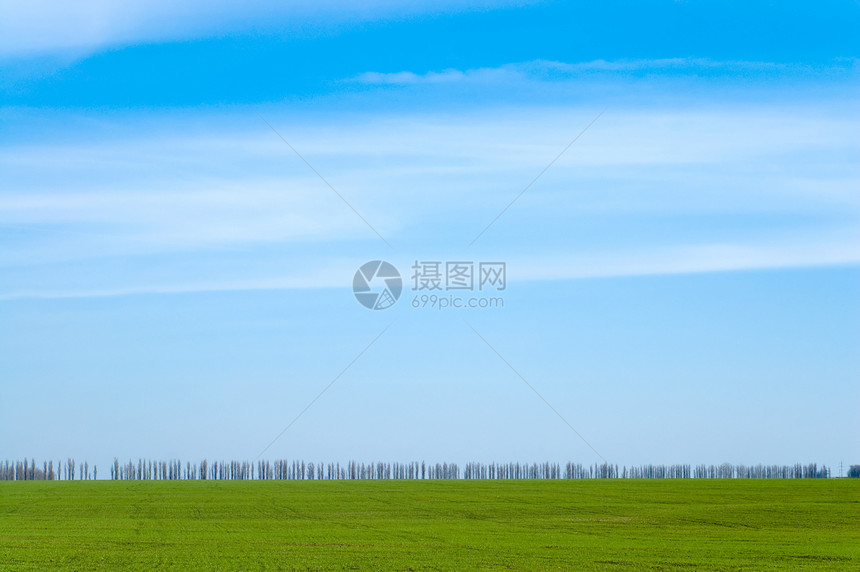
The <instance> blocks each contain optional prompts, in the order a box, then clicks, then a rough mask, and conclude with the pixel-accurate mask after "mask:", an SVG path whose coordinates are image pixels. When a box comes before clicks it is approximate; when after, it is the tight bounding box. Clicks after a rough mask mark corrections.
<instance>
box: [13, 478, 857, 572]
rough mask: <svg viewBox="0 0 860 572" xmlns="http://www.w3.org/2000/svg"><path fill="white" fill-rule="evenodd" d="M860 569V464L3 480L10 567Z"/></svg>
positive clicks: (66, 568)
mask: <svg viewBox="0 0 860 572" xmlns="http://www.w3.org/2000/svg"><path fill="white" fill-rule="evenodd" d="M693 568H698V569H702V570H798V569H800V570H818V569H820V570H838V569H844V570H860V480H854V479H851V480H848V479H830V480H607V481H604V480H575V481H551V480H537V481H530V480H521V481H464V480H459V481H72V482H68V481H59V482H56V481H54V482H50V481H48V482H46V481H29V482H26V481H25V482H20V481H19V482H0V569H2V570H95V569H132V570H156V569H176V570H200V569H211V570H389V569H390V570H482V569H487V570H503V569H508V570H613V569H618V570H637V569H641V570H672V569H693Z"/></svg>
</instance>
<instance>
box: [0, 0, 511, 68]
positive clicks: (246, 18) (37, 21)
mask: <svg viewBox="0 0 860 572" xmlns="http://www.w3.org/2000/svg"><path fill="white" fill-rule="evenodd" d="M517 3H520V2H517ZM510 4H514V1H513V0H508V1H505V0H480V1H478V2H474V1H471V2H466V1H465V0H442V1H436V2H426V1H422V0H408V1H403V0H370V1H364V2H344V1H342V0H292V1H291V2H277V1H274V0H251V1H248V2H241V3H231V2H208V1H203V0H186V1H184V2H172V1H168V0H126V1H124V2H115V1H112V0H86V1H82V2H52V1H50V0H6V1H4V2H2V3H0V58H2V57H27V56H34V55H56V54H61V53H64V52H66V53H69V54H70V55H73V56H74V55H86V54H87V53H90V52H92V51H95V50H98V49H101V48H105V47H112V46H123V45H129V44H133V43H139V42H157V41H165V40H176V39H188V38H195V37H205V36H211V35H215V34H223V33H229V32H236V31H248V30H251V29H254V30H256V31H258V32H259V31H261V30H263V31H265V30H269V31H272V32H279V33H283V32H285V31H286V32H288V33H293V34H308V33H309V31H308V28H311V29H313V28H314V27H325V26H327V25H337V24H342V23H343V22H360V21H365V20H372V19H385V18H398V17H403V16H408V15H414V14H421V13H433V12H441V11H447V10H458V11H462V10H476V9H482V8H486V7H490V6H500V5H501V6H504V5H510ZM310 33H313V32H310Z"/></svg>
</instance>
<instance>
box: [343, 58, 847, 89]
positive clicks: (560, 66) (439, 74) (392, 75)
mask: <svg viewBox="0 0 860 572" xmlns="http://www.w3.org/2000/svg"><path fill="white" fill-rule="evenodd" d="M857 69H858V60H857V59H843V60H840V61H838V62H833V63H832V64H830V65H829V66H810V65H807V64H800V63H780V62H767V61H747V60H725V61H719V60H711V59H706V58H663V59H660V58H657V59H627V60H592V61H586V62H574V63H567V62H558V61H550V60H534V61H529V62H520V63H511V64H505V65H503V66H499V67H495V68H471V69H466V70H458V69H446V70H442V71H432V70H431V71H428V72H425V73H415V72H412V71H399V72H388V73H383V72H374V71H370V72H365V73H363V74H360V75H359V76H357V77H355V78H352V79H351V80H350V81H353V82H357V83H363V84H368V85H402V86H407V85H419V84H439V83H455V82H456V83H475V84H481V83H522V82H529V81H571V80H576V79H582V78H592V77H595V76H599V75H605V76H611V77H615V76H624V75H626V74H635V73H641V72H645V73H648V74H652V75H658V76H659V75H660V74H665V75H667V76H669V75H671V76H680V77H683V76H684V75H690V76H697V75H699V74H717V75H720V74H725V75H731V76H733V77H739V76H741V77H742V76H743V74H749V73H754V74H761V73H767V74H771V75H774V74H775V75H779V76H789V77H790V76H810V75H827V74H831V73H850V74H853V75H856V73H857Z"/></svg>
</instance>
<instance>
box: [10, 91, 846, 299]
mask: <svg viewBox="0 0 860 572" xmlns="http://www.w3.org/2000/svg"><path fill="white" fill-rule="evenodd" d="M594 112H595V110H594V109H591V108H589V109H560V108H534V109H523V108H521V109H518V110H499V109H495V110H486V111H484V110H473V111H463V112H458V113H450V114H436V115H433V116H425V115H411V114H400V115H397V114H388V113H385V114H370V115H362V116H348V117H336V116H330V117H328V118H327V119H326V120H325V121H323V122H320V123H317V122H311V123H308V122H305V123H302V122H296V121H295V120H292V121H289V120H288V119H287V118H286V117H285V116H284V115H283V114H279V113H278V112H277V110H267V111H266V114H267V117H268V118H269V120H270V121H272V122H273V124H274V125H276V126H278V127H281V126H288V128H289V133H290V138H291V140H292V143H293V144H295V145H296V146H297V148H299V149H300V150H301V152H302V154H303V155H305V156H306V157H308V159H309V160H310V161H312V163H313V164H314V166H315V167H316V168H317V169H319V170H320V172H322V173H324V175H325V177H326V179H327V180H329V181H331V183H332V184H333V185H335V186H336V188H338V190H339V191H340V192H342V193H343V194H344V195H345V196H346V197H347V198H348V199H349V200H350V202H351V203H353V204H355V205H356V208H358V209H360V211H361V212H362V214H363V215H364V216H366V217H368V218H369V219H370V220H372V221H373V224H374V226H377V227H378V228H380V231H381V232H383V234H384V235H385V236H386V238H388V239H389V240H390V241H391V242H392V244H393V245H394V246H395V251H396V255H397V256H410V255H411V253H410V252H409V251H410V249H412V248H414V247H415V248H420V249H421V250H422V252H427V250H428V247H429V248H430V249H434V248H435V249H437V251H444V252H449V251H452V249H455V248H459V247H462V246H464V245H465V244H466V243H467V242H468V240H469V239H471V238H472V237H473V236H474V235H475V233H476V232H478V231H479V230H480V227H481V226H482V225H483V224H485V223H486V221H487V220H489V218H491V217H492V216H494V215H495V214H496V213H497V212H498V210H499V209H500V208H501V207H502V206H504V205H505V204H506V203H507V202H508V201H509V200H510V198H511V197H512V196H513V195H514V194H515V193H516V192H518V191H519V190H520V189H521V188H522V186H523V185H525V184H526V183H527V182H528V181H529V180H531V179H532V178H533V177H534V175H535V174H536V172H537V171H538V170H540V168H542V167H543V166H544V165H546V163H547V161H549V160H550V159H551V158H552V157H554V156H555V155H556V154H557V153H558V151H559V150H560V149H561V148H562V147H563V146H564V145H566V144H567V143H568V142H569V140H570V137H571V134H572V133H575V132H576V130H577V129H579V128H581V127H582V125H584V124H585V123H587V121H588V120H590V119H591V118H592V117H593V116H594ZM246 115H247V122H243V121H238V120H237V118H236V117H235V116H234V117H231V118H228V119H224V118H221V119H220V120H218V121H215V120H213V122H212V124H211V125H208V126H207V127H206V128H204V129H198V130H197V131H194V130H189V129H186V128H184V127H183V128H181V129H179V130H178V131H175V132H172V131H170V129H168V128H167V127H166V126H165V125H163V124H159V122H158V121H156V118H150V119H151V120H152V123H153V124H154V125H157V132H154V131H153V132H150V131H147V130H145V129H138V128H135V129H132V130H127V131H125V132H124V134H123V136H122V137H119V138H118V137H116V136H115V135H114V133H115V132H116V130H115V129H112V128H111V122H110V121H109V120H106V126H105V127H104V129H105V133H107V134H110V135H107V134H100V132H99V131H98V130H95V131H91V132H89V133H87V134H85V136H83V139H84V142H79V141H78V140H76V139H73V138H72V139H69V142H68V143H65V144H61V143H56V144H51V145H33V144H23V143H22V144H16V143H7V144H5V145H3V147H2V151H3V152H2V153H0V167H2V169H3V171H4V174H5V184H4V187H3V189H2V190H0V232H2V233H3V242H4V246H5V248H4V249H3V250H2V252H0V266H3V267H4V272H3V276H2V281H0V295H3V296H6V297H9V296H13V297H14V296H19V297H20V296H31V295H32V296H37V295H51V296H54V295H57V296H60V295H62V296H78V295H86V293H94V295H119V294H123V293H139V292H174V291H175V292H184V291H202V290H208V289H215V290H218V289H255V288H293V287H328V286H333V285H335V282H336V279H335V278H334V276H335V275H337V276H338V278H337V280H342V275H347V274H349V272H350V268H351V267H352V266H353V265H355V264H356V263H358V262H360V261H361V257H357V258H355V259H353V258H350V260H349V263H348V264H342V263H341V262H338V260H339V258H338V257H337V256H338V255H343V254H344V253H345V249H347V250H349V252H350V253H352V254H357V253H358V251H360V250H361V248H360V246H361V245H362V244H364V242H363V241H365V240H366V241H368V243H375V242H376V241H377V240H378V239H376V238H375V237H374V236H373V235H372V233H370V231H368V229H367V228H366V227H365V226H364V225H363V223H362V222H361V221H360V220H359V219H358V218H357V217H355V216H354V214H353V213H352V212H350V211H349V210H348V209H347V208H345V207H344V206H343V205H342V204H341V203H340V201H339V200H337V198H336V197H334V196H333V195H332V193H331V192H330V191H329V190H328V189H326V188H324V186H323V185H322V184H321V183H320V181H319V180H318V179H317V178H316V177H315V175H314V174H313V173H311V172H309V170H308V169H307V167H306V165H304V164H303V163H301V162H300V161H299V160H298V159H297V158H295V157H294V156H292V155H291V154H290V153H289V152H288V151H289V150H288V149H287V150H286V151H285V150H284V148H283V147H284V145H283V143H282V142H281V141H280V140H278V139H277V138H276V137H275V136H274V135H273V134H272V133H271V132H270V130H268V129H267V128H266V127H265V125H261V124H260V122H259V120H258V119H257V118H256V116H254V115H253V113H252V112H251V111H250V110H249V111H248V112H247V114H246ZM242 117H244V116H242ZM116 121H121V122H122V123H123V124H124V125H125V124H127V122H126V121H124V120H122V118H117V119H116ZM167 123H169V121H167ZM199 123H200V124H206V122H205V121H200V122H199ZM56 124H58V125H62V124H63V121H62V118H59V119H58V120H57V121H56ZM858 130H860V119H858V118H857V117H856V115H852V114H851V113H850V112H847V113H846V112H845V110H841V109H829V110H820V109H814V110H810V109H805V108H798V107H783V108H780V107H774V106H768V107H764V106H733V107H730V108H716V107H715V108H699V109H686V110H683V111H681V110H668V109H662V108H660V109H610V110H608V111H607V113H606V114H605V115H604V117H602V118H601V121H600V122H599V124H596V125H595V127H594V128H593V129H591V130H589V132H588V134H587V137H584V138H583V140H582V141H581V142H578V143H577V146H576V148H575V149H572V152H570V153H568V154H566V155H565V156H564V157H563V158H562V159H560V160H559V162H558V163H557V164H556V165H554V166H553V168H552V169H551V170H550V171H549V172H547V174H546V175H545V176H544V177H542V178H541V180H540V182H539V184H537V185H535V186H534V188H532V189H530V190H529V192H528V193H527V194H526V195H525V196H524V197H523V200H521V201H519V202H518V203H517V205H516V208H515V209H511V212H510V213H506V215H505V218H504V219H502V220H500V222H499V223H498V224H497V225H495V226H494V228H493V232H492V233H491V234H492V236H487V237H486V238H487V240H486V241H484V242H486V244H485V246H486V247H487V248H493V249H495V250H494V252H495V253H497V254H498V255H499V256H501V257H503V258H506V259H510V260H512V261H513V260H515V259H518V258H519V253H521V252H528V253H529V259H528V260H523V262H522V263H521V264H518V265H519V266H521V270H522V272H521V273H520V274H519V276H520V277H521V278H522V279H526V278H528V277H531V278H529V279H541V280H543V279H567V278H581V277H588V276H611V275H634V274H648V273H678V272H712V271H722V270H738V269H749V268H771V267H786V266H805V265H821V264H848V263H854V262H856V261H857V258H856V255H855V254H854V253H855V252H857V251H858V250H860V249H858V248H857V241H856V235H852V234H851V230H852V229H855V230H856V229H857V228H860V223H858V219H860V204H858V200H860V199H858V196H857V193H856V188H857V186H858V184H860V183H858V181H860V168H858V166H857V165H858V162H857V161H856V158H857V157H858V156H860V143H858V141H857V138H856V135H855V134H856V132H857V131H858ZM62 139H63V138H62V137H60V140H62ZM553 229H556V230H557V231H558V234H555V235H554V234H553ZM562 229H563V230H562ZM572 229H578V230H576V231H575V232H574V231H573V230H572ZM836 231H838V232H836ZM825 236H826V237H827V238H826V240H825V239H824V238H822V237H825ZM559 237H563V238H559ZM691 237H692V238H691ZM560 240H563V242H560ZM482 248H483V246H482ZM560 249H561V250H562V251H564V249H570V250H572V251H576V252H579V253H580V254H579V255H578V256H579V257H578V258H570V259H569V260H567V259H566V260H567V261H559V260H557V259H554V258H553V257H554V256H555V254H554V253H556V252H558V251H559V250H560ZM232 252H241V253H242V256H232V255H231V256H220V254H219V253H232ZM286 252H289V260H290V265H291V267H296V268H300V269H310V268H317V267H319V268H320V269H322V270H320V272H319V273H316V274H315V273H314V272H311V271H310V270H308V271H307V272H306V273H305V271H304V270H302V271H301V272H299V273H296V274H291V275H289V276H287V277H284V274H283V267H284V264H285V256H286V255H285V253H286ZM335 252H337V253H338V255H334V254H333V253H335ZM362 252H363V251H362ZM213 253H215V254H213ZM415 255H416V256H417V253H416V254H415ZM201 256H202V257H206V256H214V257H215V258H217V259H219V260H218V264H217V265H213V264H212V263H211V262H208V260H209V259H208V258H207V259H206V261H204V262H200V264H199V267H198V266H195V261H196V260H197V259H198V258H199V257H201ZM362 256H365V255H362ZM248 258H250V259H253V260H254V261H255V262H254V265H253V266H254V267H253V269H252V271H246V270H247V268H246V266H247V264H246V262H243V261H242V259H248ZM108 259H128V260H129V261H135V260H141V261H143V262H142V265H141V268H138V267H137V266H136V265H135V264H133V263H132V262H129V264H128V265H126V266H124V267H123V268H122V269H121V270H112V266H111V264H112V263H109V262H103V261H105V260H108ZM539 260H544V263H541V264H537V262H536V261H539ZM406 262H407V263H408V261H406ZM69 265H73V266H74V269H75V270H74V271H73V272H71V273H69V272H67V270H66V269H67V268H68V267H69ZM216 267H217V268H216ZM142 268H150V269H151V268H157V269H158V271H154V270H143V269H142ZM188 268H196V269H197V270H195V272H190V271H189V270H188ZM335 268H336V269H337V272H335V270H333V269H335ZM353 271H354V268H353ZM70 275H71V278H70V277H69V276H70ZM235 276H243V278H242V280H240V281H237V280H236V279H235ZM308 276H313V277H314V278H312V279H311V278H308ZM322 277H325V278H322ZM72 278H74V279H72ZM39 293H42V294H39ZM81 293H84V294H81Z"/></svg>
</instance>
